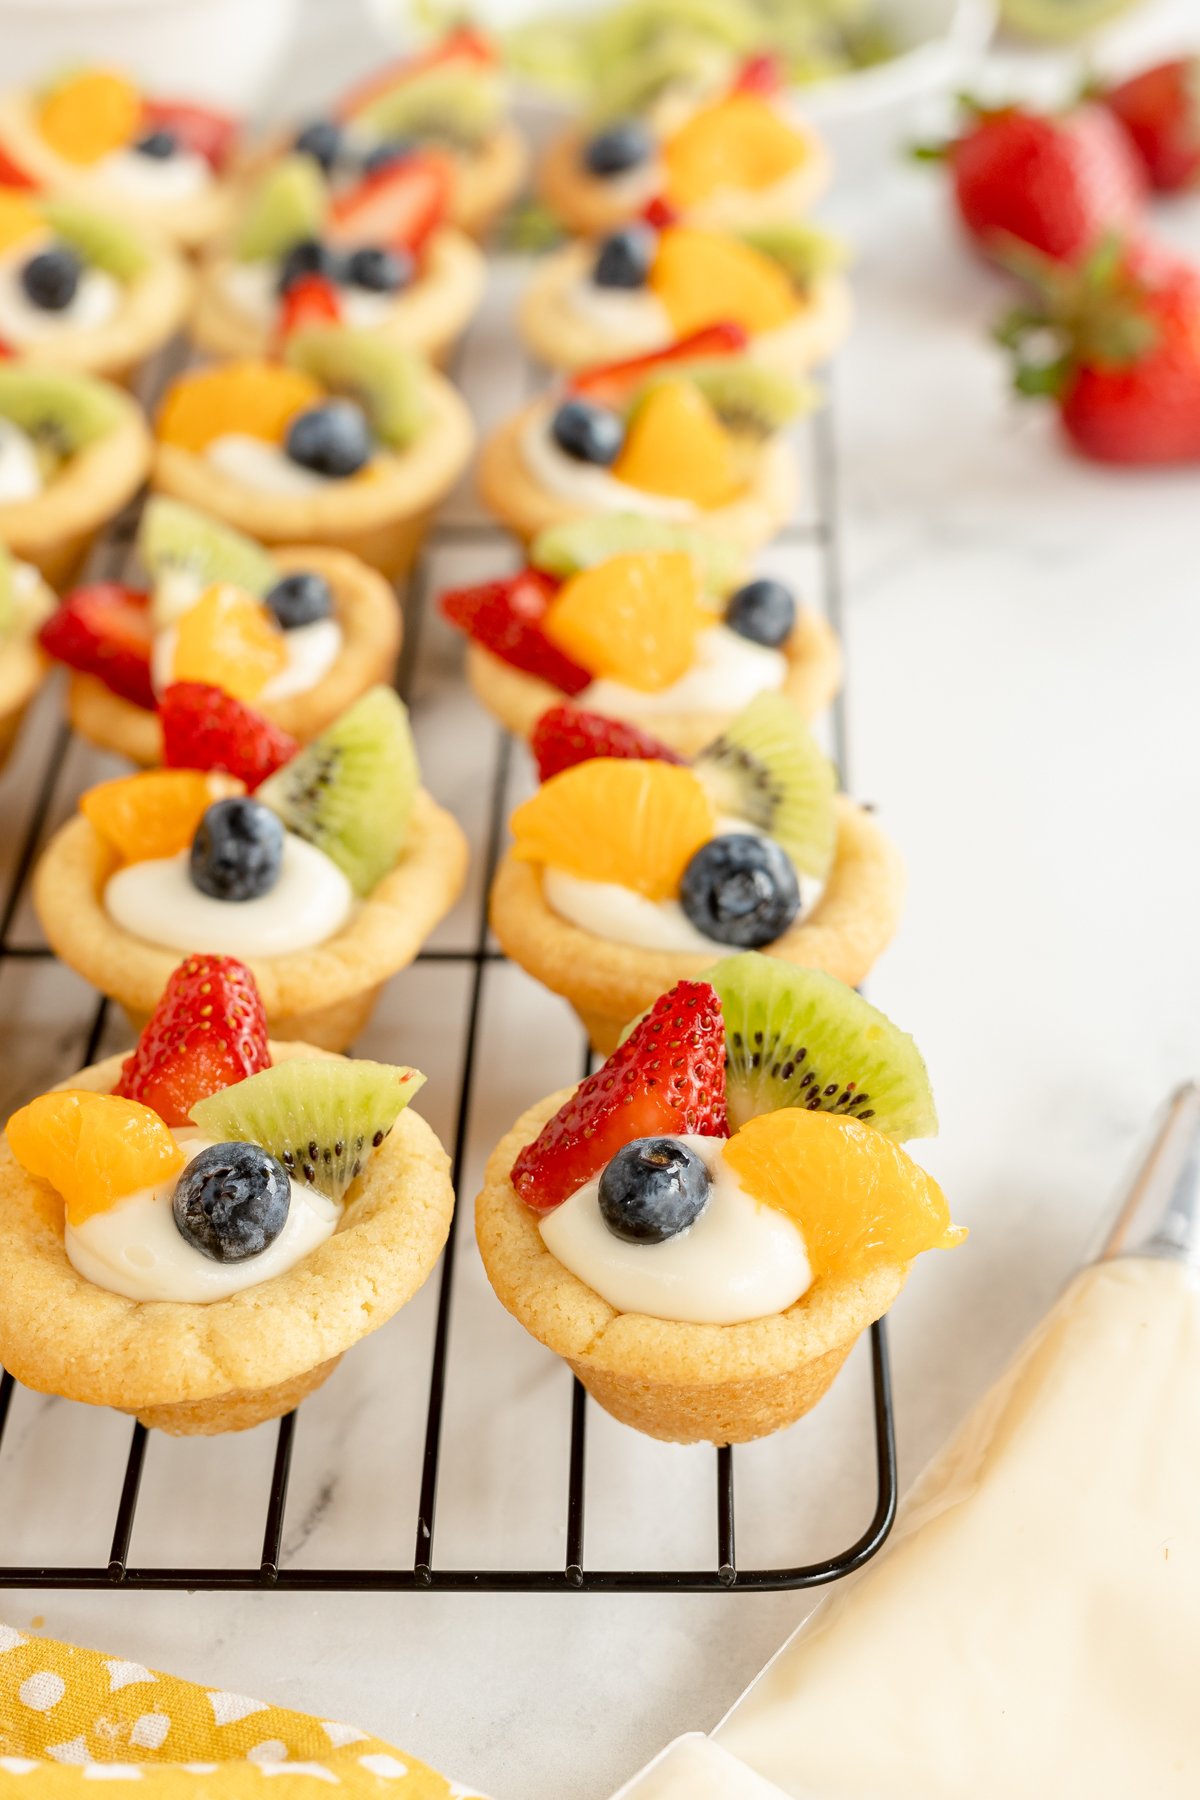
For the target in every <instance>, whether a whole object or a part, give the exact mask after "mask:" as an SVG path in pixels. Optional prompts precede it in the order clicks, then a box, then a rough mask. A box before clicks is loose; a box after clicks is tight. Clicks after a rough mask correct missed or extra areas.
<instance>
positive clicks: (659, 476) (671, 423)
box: [612, 381, 742, 507]
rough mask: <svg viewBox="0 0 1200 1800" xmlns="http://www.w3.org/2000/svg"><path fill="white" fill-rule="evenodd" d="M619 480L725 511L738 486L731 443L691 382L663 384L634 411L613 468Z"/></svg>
mask: <svg viewBox="0 0 1200 1800" xmlns="http://www.w3.org/2000/svg"><path fill="white" fill-rule="evenodd" d="M612 472H613V474H614V475H615V476H616V478H617V480H618V481H627V482H628V483H629V485H630V487H636V488H641V489H642V490H643V492H645V493H647V494H666V495H668V496H669V497H670V498H671V499H676V500H691V501H692V502H693V503H694V504H695V505H696V506H705V507H708V506H723V505H724V504H725V502H726V501H727V500H730V499H732V498H733V496H734V494H736V493H737V491H738V489H739V487H740V486H741V485H742V483H741V479H740V476H739V473H738V463H737V455H736V452H735V449H734V445H733V440H732V439H731V438H730V435H729V433H728V432H727V431H726V429H725V427H724V426H723V425H722V423H721V421H720V419H719V418H718V417H717V415H716V413H715V412H714V410H713V408H712V407H711V406H710V404H709V402H708V401H707V400H706V399H705V397H704V395H703V394H702V393H701V392H700V390H699V388H698V387H696V386H695V385H694V384H693V383H692V382H690V381H663V382H660V383H659V384H658V385H657V386H655V387H652V388H651V389H650V390H649V392H648V393H647V394H646V396H645V398H644V399H643V400H641V401H640V402H639V403H638V405H637V406H636V407H635V409H634V412H633V416H632V418H631V419H630V421H629V429H628V431H627V432H626V434H625V443H624V446H623V448H622V450H621V454H620V455H619V456H618V458H617V460H616V462H615V463H614V464H613V471H612Z"/></svg>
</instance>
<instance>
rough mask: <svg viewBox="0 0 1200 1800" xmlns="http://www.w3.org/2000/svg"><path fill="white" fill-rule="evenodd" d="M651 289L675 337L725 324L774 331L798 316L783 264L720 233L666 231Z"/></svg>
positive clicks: (793, 292) (661, 241)
mask: <svg viewBox="0 0 1200 1800" xmlns="http://www.w3.org/2000/svg"><path fill="white" fill-rule="evenodd" d="M650 287H651V289H652V291H653V292H654V293H655V294H657V295H658V298H659V300H660V301H661V302H662V304H663V306H664V308H665V309H666V313H667V316H668V318H669V319H670V321H671V325H672V328H673V330H674V332H675V336H676V337H689V336H690V335H691V333H692V332H694V331H702V330H704V329H705V328H706V327H707V326H709V325H719V324H721V323H723V322H724V321H729V322H730V323H732V324H734V325H741V326H742V327H743V328H744V329H745V330H746V331H749V332H759V331H775V330H777V329H778V328H779V327H780V326H781V325H786V324H787V322H788V320H789V319H793V318H795V316H796V313H797V311H798V303H797V300H796V292H795V289H794V288H793V286H792V284H791V282H790V281H789V280H788V278H787V276H786V274H785V273H784V271H783V270H782V269H781V268H780V266H779V264H778V263H777V262H775V261H774V260H773V259H772V258H771V257H769V256H764V255H763V253H762V251H761V250H755V249H754V248H753V247H752V246H751V245H749V244H745V243H743V242H742V240H741V239H740V238H736V237H731V236H730V235H729V234H728V233H726V232H721V231H696V230H693V229H691V228H690V227H686V226H680V227H678V228H677V229H675V230H673V231H664V233H663V235H662V237H661V238H660V239H659V245H658V253H657V255H656V256H655V258H654V267H653V268H652V269H651V271H650Z"/></svg>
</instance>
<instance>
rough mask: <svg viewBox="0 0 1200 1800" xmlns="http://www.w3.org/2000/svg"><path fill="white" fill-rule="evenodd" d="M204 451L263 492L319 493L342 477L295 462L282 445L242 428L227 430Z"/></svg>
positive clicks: (224, 469) (220, 466) (227, 472)
mask: <svg viewBox="0 0 1200 1800" xmlns="http://www.w3.org/2000/svg"><path fill="white" fill-rule="evenodd" d="M204 454H205V457H206V458H207V460H208V461H209V462H210V463H211V464H212V465H213V467H214V468H215V469H220V470H221V472H222V474H224V475H228V476H229V477H230V478H231V479H232V480H233V481H237V482H240V483H241V485H242V486H243V487H248V488H256V489H257V490H258V491H259V492H260V493H263V494H319V493H324V491H325V490H326V489H327V488H330V487H333V486H335V485H336V484H337V483H338V481H339V479H340V478H339V477H338V476H335V475H322V474H320V473H318V471H317V470H316V469H306V468H305V467H304V466H303V464H301V463H298V462H293V461H292V459H291V457H290V456H289V455H288V454H287V452H286V451H285V450H284V449H283V448H282V446H281V445H279V444H269V443H268V442H267V440H266V439H265V438H260V437H252V436H251V435H250V434H249V433H248V432H243V431H227V432H225V433H223V435H222V436H221V437H216V438H214V439H213V440H212V442H211V443H210V444H209V445H208V448H207V449H206V450H205V452H204Z"/></svg>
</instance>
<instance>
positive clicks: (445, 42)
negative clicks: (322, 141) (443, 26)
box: [337, 25, 499, 119]
mask: <svg viewBox="0 0 1200 1800" xmlns="http://www.w3.org/2000/svg"><path fill="white" fill-rule="evenodd" d="M498 60H499V59H498V56H497V53H496V46H495V45H494V44H493V43H492V41H491V39H490V38H488V37H485V36H484V34H483V32H482V31H475V30H473V29H472V27H471V26H469V25H460V26H459V27H458V28H457V29H456V30H454V31H451V32H448V33H447V34H446V36H445V37H444V38H442V39H441V40H440V42H438V43H436V44H433V45H431V46H430V48H429V49H428V50H422V51H421V52H420V53H419V54H418V55H416V56H405V57H402V58H401V59H400V61H399V62H390V63H387V64H385V65H384V67H383V68H382V69H376V71H375V73H374V74H373V75H368V76H366V77H365V78H364V79H363V80H362V81H359V82H356V83H355V85H354V86H353V87H352V88H349V89H348V90H347V91H346V93H345V94H343V96H342V98H341V100H340V101H339V103H338V106H337V117H338V118H339V119H349V118H353V116H354V114H355V113H357V112H361V111H362V109H363V107H364V106H369V105H370V104H371V101H372V100H378V98H379V96H380V95H381V94H389V93H391V91H392V89H393V88H398V87H403V85H404V83H405V82H406V81H411V80H412V79H413V76H414V75H424V74H425V73H426V72H427V70H429V69H435V68H437V67H438V66H439V65H440V64H442V63H448V62H468V63H476V64H478V66H479V67H480V68H482V69H490V68H493V67H494V66H495V64H496V62H497V61H498Z"/></svg>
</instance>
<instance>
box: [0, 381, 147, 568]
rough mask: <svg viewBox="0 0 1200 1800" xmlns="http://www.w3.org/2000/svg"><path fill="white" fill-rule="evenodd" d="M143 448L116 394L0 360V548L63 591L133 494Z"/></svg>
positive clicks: (134, 418) (128, 406)
mask: <svg viewBox="0 0 1200 1800" xmlns="http://www.w3.org/2000/svg"><path fill="white" fill-rule="evenodd" d="M150 451H151V440H150V435H149V433H148V431H147V430H146V426H145V422H144V420H143V418H142V415H141V413H140V411H139V410H138V408H137V407H136V406H135V405H134V403H133V401H132V400H131V399H130V397H129V395H128V394H126V393H123V392H122V390H121V389H120V388H118V387H113V386H112V385H110V384H109V383H108V382H106V381H100V380H98V379H97V378H96V377H95V376H94V375H81V374H78V373H76V372H75V371H74V370H67V369H56V368H43V367H41V366H40V365H36V364H27V363H15V362H0V542H3V543H5V544H7V546H8V548H9V550H10V551H11V552H12V554H13V555H14V556H15V557H17V558H18V559H20V560H21V561H24V562H31V563H33V564H35V566H36V567H37V568H38V569H39V570H40V571H41V574H42V576H43V578H44V579H45V580H46V581H48V582H49V584H50V586H51V587H55V588H61V587H64V586H65V585H66V584H67V582H69V581H70V580H71V578H72V576H74V575H75V574H76V572H77V571H78V569H79V566H80V564H81V563H82V562H83V561H84V559H85V557H86V556H87V553H88V551H89V550H90V549H91V547H92V542H93V540H94V539H95V537H96V535H97V533H98V532H100V531H102V530H103V528H104V527H105V526H106V525H107V524H108V523H109V521H110V520H111V519H113V518H114V517H115V516H116V514H117V513H119V512H120V510H121V508H122V507H123V506H124V505H126V503H127V502H128V501H130V500H132V498H133V496H134V495H135V494H136V493H137V491H138V489H139V488H140V487H141V485H142V482H143V481H144V480H145V477H146V471H147V469H148V467H149V465H150Z"/></svg>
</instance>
